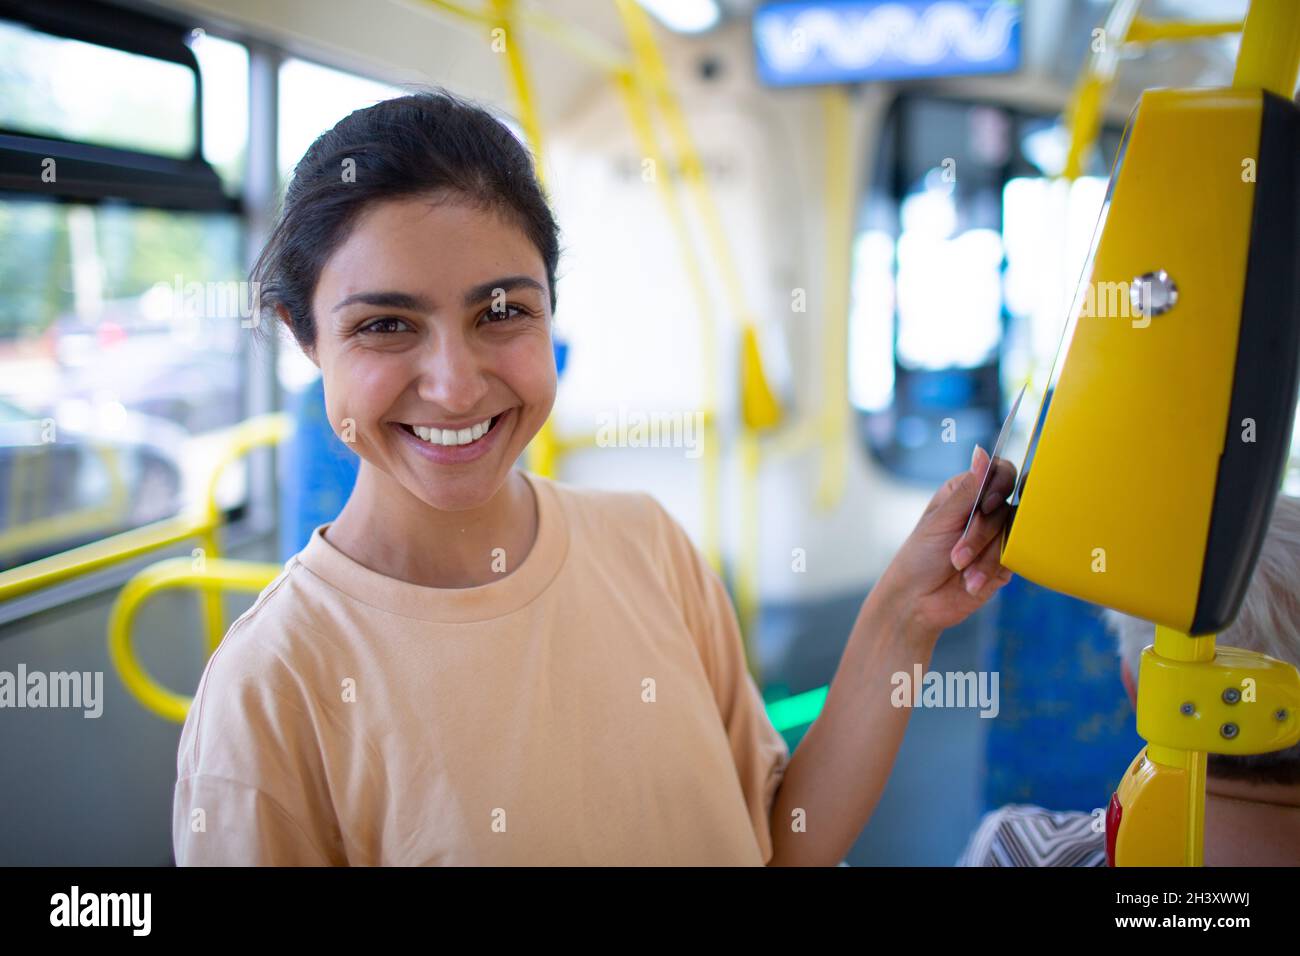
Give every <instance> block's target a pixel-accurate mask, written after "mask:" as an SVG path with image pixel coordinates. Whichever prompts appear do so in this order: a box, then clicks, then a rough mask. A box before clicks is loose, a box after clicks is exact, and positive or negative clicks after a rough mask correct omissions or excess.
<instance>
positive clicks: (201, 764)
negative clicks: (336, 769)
mask: <svg viewBox="0 0 1300 956" xmlns="http://www.w3.org/2000/svg"><path fill="white" fill-rule="evenodd" d="M244 623H245V622H244V620H243V619H241V621H240V622H237V623H236V625H235V626H234V627H232V629H231V631H230V633H229V634H227V636H226V638H225V639H224V640H223V641H222V643H221V645H220V646H219V647H218V648H217V651H216V653H215V654H213V656H212V658H211V659H210V660H209V661H208V665H207V667H206V668H205V670H204V673H203V678H202V680H200V682H199V688H198V691H197V693H196V694H195V698H194V703H193V705H192V706H191V707H190V711H189V714H188V715H187V717H186V720H185V726H184V729H183V730H182V731H181V741H180V747H179V749H178V752H177V762H176V766H177V779H176V787H175V791H174V798H173V804H172V846H173V850H174V852H175V856H176V863H177V865H178V866H323V865H332V864H345V863H346V862H347V860H346V855H345V854H344V853H343V851H342V840H341V837H340V834H339V831H338V826H337V822H336V819H335V816H334V813H333V807H332V802H331V800H330V797H329V792H328V786H327V784H326V780H325V774H324V770H323V766H322V760H321V757H320V746H319V744H318V742H317V739H316V730H315V726H314V721H313V720H312V718H311V715H310V712H309V707H308V706H307V702H306V699H305V695H304V694H303V692H302V691H301V690H300V689H297V688H296V687H295V681H294V678H293V676H292V674H291V673H290V672H289V671H288V668H287V666H286V665H285V664H284V663H283V662H282V661H280V660H279V659H278V658H277V657H276V656H275V654H274V653H271V652H269V651H268V650H267V649H266V648H265V647H263V646H259V640H258V638H259V633H258V632H259V630H262V628H260V627H244V626H241V625H243V624H244ZM266 623H274V622H263V624H266Z"/></svg>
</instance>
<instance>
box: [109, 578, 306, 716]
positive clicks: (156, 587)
mask: <svg viewBox="0 0 1300 956" xmlns="http://www.w3.org/2000/svg"><path fill="white" fill-rule="evenodd" d="M282 570H283V568H282V567H281V566H280V565H278V564H264V563H261V562H256V561H232V560H229V559H227V558H207V557H204V558H202V559H197V558H169V559H167V560H165V561H158V562H156V563H154V564H151V565H149V567H147V568H145V569H144V570H143V571H141V572H140V573H139V574H137V575H135V576H134V577H133V578H131V580H130V581H128V582H127V583H126V585H125V586H124V587H123V588H122V590H121V591H120V592H119V593H118V595H117V599H116V600H115V601H114V602H113V608H112V610H111V611H110V613H109V618H108V656H109V660H110V661H111V662H112V664H113V668H114V670H116V671H117V674H118V676H119V677H120V678H121V679H122V683H123V684H124V685H125V686H126V689H127V691H129V692H130V693H131V694H133V695H134V696H135V697H136V699H137V700H139V701H140V704H141V705H142V706H143V707H144V708H145V709H146V710H150V711H152V712H153V713H155V714H157V715H158V716H159V717H162V718H164V719H166V720H171V721H174V722H176V723H178V724H179V723H184V721H185V715H186V713H187V712H188V711H189V708H190V704H191V703H192V702H193V700H194V698H193V697H191V696H188V695H185V694H177V693H176V692H174V691H171V690H168V689H167V688H166V687H164V686H163V685H162V684H160V683H158V682H157V681H156V680H154V679H153V677H152V676H150V674H149V673H148V672H147V671H146V670H145V669H144V667H143V666H141V664H140V662H139V659H138V658H137V657H136V653H135V647H134V646H133V644H132V643H131V624H132V623H133V622H134V620H135V615H136V613H137V612H138V611H139V610H140V606H141V605H142V604H143V603H144V602H145V601H146V600H147V599H148V598H149V597H151V596H152V595H154V594H156V593H157V592H158V591H162V590H165V589H167V588H179V587H186V588H198V589H199V590H200V591H201V592H202V594H203V595H204V596H205V597H207V596H210V597H212V598H213V599H215V600H216V601H217V602H220V600H221V595H222V593H223V592H224V591H232V590H233V591H243V592H248V593H251V594H257V593H259V592H261V591H262V589H263V588H265V587H266V586H267V585H268V584H270V583H271V581H273V580H274V579H275V577H276V576H277V575H278V574H279V573H280V572H281V571H282ZM219 640H220V637H219V636H218V639H217V640H216V641H214V640H212V637H211V633H210V632H209V635H208V642H207V646H206V654H205V655H204V656H205V659H206V658H207V656H209V655H211V654H212V652H213V651H214V650H215V649H216V644H217V643H218V642H219Z"/></svg>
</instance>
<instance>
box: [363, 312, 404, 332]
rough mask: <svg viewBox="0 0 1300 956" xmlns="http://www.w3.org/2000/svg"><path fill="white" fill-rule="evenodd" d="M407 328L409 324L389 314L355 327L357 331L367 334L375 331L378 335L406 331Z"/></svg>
mask: <svg viewBox="0 0 1300 956" xmlns="http://www.w3.org/2000/svg"><path fill="white" fill-rule="evenodd" d="M409 328H410V326H409V325H407V323H406V321H405V320H404V319H397V318H393V317H391V316H389V317H386V318H382V319H375V321H373V322H370V323H367V324H366V325H363V326H362V327H361V328H359V329H357V331H358V332H364V333H367V334H368V333H371V332H376V333H378V334H380V335H389V334H392V333H393V332H403V331H406V330H407V329H409Z"/></svg>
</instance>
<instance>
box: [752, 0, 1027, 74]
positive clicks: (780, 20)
mask: <svg viewBox="0 0 1300 956" xmlns="http://www.w3.org/2000/svg"><path fill="white" fill-rule="evenodd" d="M1020 17H1021V5H1020V3H1019V2H1018V0H821V2H814V0H788V2H779V3H773V4H770V5H768V6H765V7H761V8H759V9H758V10H756V11H755V12H754V17H753V24H754V49H755V52H756V56H757V60H758V75H759V78H760V79H761V80H762V81H763V82H764V83H766V84H768V85H769V86H798V85H802V84H808V83H861V82H865V81H869V80H903V79H920V78H924V77H932V76H954V75H963V74H971V73H1005V72H1009V71H1011V70H1015V69H1017V68H1018V67H1019V66H1020Z"/></svg>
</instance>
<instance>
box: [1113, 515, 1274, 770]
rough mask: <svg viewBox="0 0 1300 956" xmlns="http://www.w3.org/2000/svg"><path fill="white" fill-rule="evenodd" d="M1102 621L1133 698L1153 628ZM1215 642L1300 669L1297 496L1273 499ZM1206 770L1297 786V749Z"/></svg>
mask: <svg viewBox="0 0 1300 956" xmlns="http://www.w3.org/2000/svg"><path fill="white" fill-rule="evenodd" d="M1103 618H1104V620H1105V622H1106V626H1107V627H1108V628H1109V629H1110V630H1111V632H1112V633H1113V634H1115V635H1116V636H1117V637H1118V639H1119V652H1120V658H1121V666H1122V668H1123V677H1124V684H1125V686H1126V687H1127V688H1128V689H1129V695H1130V697H1135V696H1136V685H1137V675H1138V667H1139V662H1140V660H1141V656H1142V649H1143V648H1144V647H1146V646H1148V645H1149V644H1153V643H1155V626H1154V625H1152V624H1150V623H1148V622H1146V621H1142V620H1139V619H1137V618H1134V617H1130V616H1129V615H1127V614H1120V613H1119V612H1117V611H1111V610H1107V611H1105V612H1104V613H1103ZM1217 643H1219V644H1222V645H1224V646H1227V647H1241V648H1245V649H1246V650H1251V651H1259V652H1260V653H1263V654H1267V655H1268V656H1269V657H1275V658H1277V659H1278V660H1280V661H1286V662H1287V663H1288V664H1292V665H1295V666H1300V498H1291V497H1287V496H1286V495H1283V496H1281V497H1279V498H1278V500H1277V504H1276V505H1275V506H1274V508H1273V519H1272V521H1271V523H1270V524H1269V528H1268V533H1267V535H1266V536H1265V538H1264V546H1263V548H1262V549H1261V551H1260V555H1259V563H1258V564H1257V565H1256V566H1255V573H1254V576H1253V577H1252V578H1251V581H1250V586H1249V588H1247V590H1246V598H1245V600H1244V601H1243V602H1242V605H1241V610H1240V611H1239V612H1238V614H1237V617H1236V618H1235V619H1234V620H1233V622H1232V624H1230V625H1229V626H1228V627H1227V628H1226V629H1225V630H1224V631H1223V632H1222V633H1220V634H1219V635H1218V638H1217ZM1208 772H1209V773H1211V774H1213V775H1214V776H1217V777H1223V778H1227V779H1236V780H1246V781H1251V782H1255V783H1281V784H1300V745H1296V746H1294V747H1289V748H1287V749H1286V750H1281V751H1277V752H1275V753H1268V754H1253V755H1249V756H1225V755H1221V754H1210V757H1209V763H1208Z"/></svg>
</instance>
